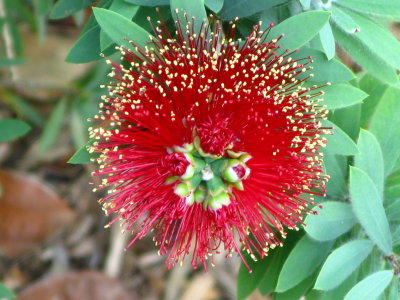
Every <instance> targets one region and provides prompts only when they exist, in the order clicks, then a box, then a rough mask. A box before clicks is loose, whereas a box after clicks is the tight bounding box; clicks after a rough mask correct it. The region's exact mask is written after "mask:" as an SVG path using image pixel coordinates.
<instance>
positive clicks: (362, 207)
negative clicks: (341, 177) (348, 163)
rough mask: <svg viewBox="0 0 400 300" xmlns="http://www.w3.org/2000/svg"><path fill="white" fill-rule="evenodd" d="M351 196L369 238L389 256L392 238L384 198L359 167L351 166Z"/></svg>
mask: <svg viewBox="0 0 400 300" xmlns="http://www.w3.org/2000/svg"><path fill="white" fill-rule="evenodd" d="M350 198H351V204H352V206H353V211H354V214H355V215H356V217H357V219H358V221H359V222H360V224H361V226H362V227H363V228H364V230H365V231H366V233H367V234H368V236H369V238H370V239H371V240H372V241H374V242H375V244H376V245H377V246H378V248H380V249H381V250H382V252H383V253H384V254H385V255H387V256H389V255H390V254H391V253H392V238H391V235H390V229H389V222H388V220H387V217H386V214H385V209H384V208H383V204H382V199H381V198H380V197H379V193H378V190H377V189H376V187H375V184H374V183H373V182H372V180H371V178H369V176H368V175H367V174H366V173H365V172H364V171H363V170H361V169H359V168H357V167H350Z"/></svg>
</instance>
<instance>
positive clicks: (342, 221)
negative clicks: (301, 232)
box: [304, 201, 357, 241]
mask: <svg viewBox="0 0 400 300" xmlns="http://www.w3.org/2000/svg"><path fill="white" fill-rule="evenodd" d="M322 206H323V208H322V209H321V208H319V207H318V206H317V207H315V208H314V210H315V211H316V212H318V214H317V215H313V214H310V215H308V216H307V218H306V219H305V221H304V223H305V226H304V229H305V231H306V232H307V234H308V235H309V236H310V237H312V238H313V239H315V240H317V241H330V240H334V239H336V238H337V237H339V236H341V235H342V234H344V233H346V232H347V231H349V230H350V229H351V228H352V227H353V226H354V224H355V223H356V222H357V219H356V217H355V216H354V213H353V210H352V208H351V206H350V204H348V203H343V202H338V201H327V202H324V203H322Z"/></svg>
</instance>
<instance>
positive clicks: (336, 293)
mask: <svg viewBox="0 0 400 300" xmlns="http://www.w3.org/2000/svg"><path fill="white" fill-rule="evenodd" d="M358 270H359V269H358ZM358 273H359V272H358V271H355V272H353V273H352V274H351V275H350V276H349V277H348V278H347V279H346V280H345V281H343V282H342V283H341V284H340V285H338V286H337V287H335V288H334V289H332V290H330V291H326V292H324V293H323V294H322V297H320V298H319V299H318V300H338V299H343V298H344V296H345V295H346V294H347V293H348V291H349V290H350V289H351V288H352V287H353V286H354V285H355V284H356V283H357V281H358ZM307 300H308V299H307Z"/></svg>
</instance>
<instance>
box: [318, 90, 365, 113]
mask: <svg viewBox="0 0 400 300" xmlns="http://www.w3.org/2000/svg"><path fill="white" fill-rule="evenodd" d="M323 91H324V92H325V94H324V96H323V98H324V104H326V105H327V107H328V109H330V110H332V109H338V108H343V107H347V106H352V105H354V104H357V103H360V102H361V101H362V100H364V99H365V98H366V97H367V96H368V94H367V93H365V92H363V91H362V90H360V89H358V88H356V87H354V86H351V85H349V84H343V83H339V84H332V85H330V86H326V87H324V88H323Z"/></svg>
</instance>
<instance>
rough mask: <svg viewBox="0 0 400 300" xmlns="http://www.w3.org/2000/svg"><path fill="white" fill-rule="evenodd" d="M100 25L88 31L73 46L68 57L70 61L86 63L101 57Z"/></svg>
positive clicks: (67, 59)
mask: <svg viewBox="0 0 400 300" xmlns="http://www.w3.org/2000/svg"><path fill="white" fill-rule="evenodd" d="M99 35H100V26H94V27H92V28H91V29H89V30H88V31H86V32H85V33H84V34H83V35H82V36H81V37H80V38H79V39H78V40H77V41H76V42H75V44H74V45H73V46H72V48H71V50H70V51H69V53H68V55H67V58H66V59H65V60H66V61H67V62H70V63H77V64H80V63H86V62H90V61H94V60H98V59H100V58H101V57H100V40H99Z"/></svg>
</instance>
